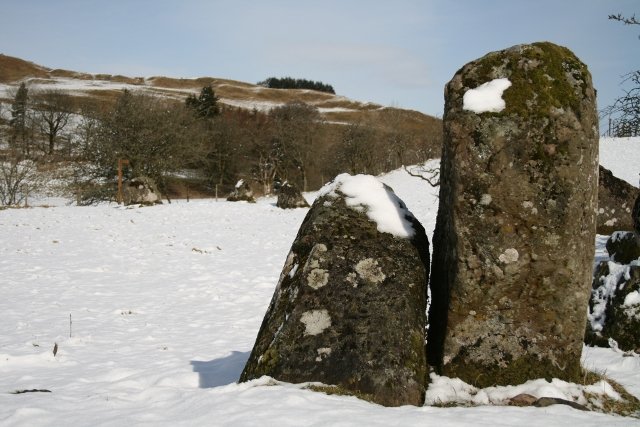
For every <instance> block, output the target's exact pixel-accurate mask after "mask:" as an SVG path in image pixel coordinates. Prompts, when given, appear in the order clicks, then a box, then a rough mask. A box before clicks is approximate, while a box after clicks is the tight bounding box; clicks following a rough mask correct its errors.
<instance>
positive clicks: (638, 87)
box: [603, 13, 640, 137]
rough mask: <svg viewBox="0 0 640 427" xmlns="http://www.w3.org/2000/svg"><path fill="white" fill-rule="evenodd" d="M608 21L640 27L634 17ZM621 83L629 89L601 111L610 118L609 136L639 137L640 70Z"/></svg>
mask: <svg viewBox="0 0 640 427" xmlns="http://www.w3.org/2000/svg"><path fill="white" fill-rule="evenodd" d="M609 19H611V20H614V21H618V22H622V23H623V24H625V25H640V21H638V19H637V18H636V16H635V15H632V16H630V17H627V16H623V15H622V14H620V13H619V14H617V15H609ZM622 82H623V83H630V84H631V86H632V87H631V89H625V90H624V95H622V96H620V97H619V98H617V99H616V100H615V102H614V103H613V104H612V105H610V106H608V107H606V108H605V109H604V110H603V113H604V115H608V116H609V117H610V124H609V134H610V135H613V136H619V137H622V136H637V135H640V70H636V71H632V72H630V73H628V74H626V75H625V76H624V77H623V80H622Z"/></svg>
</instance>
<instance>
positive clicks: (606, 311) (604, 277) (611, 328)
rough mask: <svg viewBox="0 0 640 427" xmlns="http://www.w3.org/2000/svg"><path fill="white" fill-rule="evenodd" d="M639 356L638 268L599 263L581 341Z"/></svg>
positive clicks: (607, 262)
mask: <svg viewBox="0 0 640 427" xmlns="http://www.w3.org/2000/svg"><path fill="white" fill-rule="evenodd" d="M611 339H613V340H614V341H615V342H616V344H617V346H618V347H619V348H620V349H622V350H624V351H635V352H637V353H639V354H640V265H635V264H632V265H623V264H618V263H615V262H609V261H602V262H600V264H598V267H597V268H596V272H595V274H594V278H593V291H592V295H591V301H590V303H589V322H588V323H587V333H586V337H585V342H586V343H587V344H589V345H596V346H602V347H609V346H610V345H612V344H613V343H611V342H610V340H611Z"/></svg>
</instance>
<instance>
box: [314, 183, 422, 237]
mask: <svg viewBox="0 0 640 427" xmlns="http://www.w3.org/2000/svg"><path fill="white" fill-rule="evenodd" d="M337 192H340V193H341V194H342V195H344V199H345V203H346V204H347V206H349V207H351V208H352V209H355V210H358V211H362V210H363V209H364V212H365V214H366V215H367V217H369V219H371V220H372V221H374V222H375V223H376V224H377V229H378V231H380V232H381V233H390V234H392V235H394V236H396V237H402V238H407V239H410V238H412V237H413V236H414V235H415V230H414V229H413V224H412V223H411V220H412V219H413V218H414V216H413V214H412V213H411V212H410V211H409V209H407V207H406V205H405V204H404V202H403V201H402V200H400V198H399V197H398V196H397V195H396V194H395V193H394V192H393V190H391V188H389V187H387V186H385V185H384V184H383V183H382V182H380V181H378V179H377V178H375V177H374V176H371V175H350V174H348V173H343V174H340V175H338V176H336V177H335V178H334V180H333V181H331V182H330V183H328V184H326V185H325V186H324V187H322V188H321V189H320V191H319V193H318V197H322V196H325V195H328V196H330V197H337V196H338V194H337Z"/></svg>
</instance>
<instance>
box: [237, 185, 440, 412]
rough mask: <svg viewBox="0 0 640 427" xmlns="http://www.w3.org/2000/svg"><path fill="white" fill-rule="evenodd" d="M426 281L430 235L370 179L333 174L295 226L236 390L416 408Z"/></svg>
mask: <svg viewBox="0 0 640 427" xmlns="http://www.w3.org/2000/svg"><path fill="white" fill-rule="evenodd" d="M428 274H429V242H428V240H427V236H426V235H425V232H424V228H423V227H422V226H421V225H420V223H419V222H418V221H417V220H416V219H415V218H414V217H413V215H411V213H410V212H409V211H408V210H407V209H406V207H405V205H404V204H403V203H402V201H401V200H400V199H398V197H397V196H396V195H395V194H394V193H393V191H392V190H391V189H390V188H389V187H387V186H384V185H383V184H382V183H380V182H379V181H377V180H376V179H375V178H374V177H371V176H367V175H357V176H353V177H352V176H350V175H347V174H343V175H339V176H338V177H337V178H336V179H335V180H334V181H333V183H331V184H328V185H327V186H325V187H323V189H322V190H321V191H320V195H319V196H318V198H317V199H316V201H315V202H314V204H313V206H312V207H311V209H310V210H309V212H308V213H307V216H306V218H305V219H304V222H303V223H302V226H301V227H300V231H299V232H298V236H297V237H296V239H295V241H294V242H293V246H292V248H291V252H290V253H289V255H288V257H287V260H286V262H285V265H284V269H283V271H282V274H281V275H280V280H279V282H278V285H277V287H276V290H275V293H274V295H273V299H272V300H271V304H270V305H269V309H268V310H267V313H266V315H265V318H264V321H263V323H262V326H261V328H260V332H259V333H258V337H257V339H256V343H255V346H254V348H253V351H252V352H251V356H250V358H249V360H248V362H247V365H246V366H245V368H244V371H243V373H242V376H241V377H240V381H248V380H251V379H253V378H258V377H260V376H262V375H269V376H271V377H274V378H276V379H278V380H282V381H288V382H292V383H301V382H309V381H313V382H322V383H324V384H327V385H334V386H337V387H339V388H340V389H341V391H343V392H346V393H349V394H354V395H356V396H359V397H362V398H365V399H368V400H371V401H373V402H376V403H379V404H382V405H386V406H399V405H407V404H411V405H422V403H423V401H424V392H425V385H426V381H427V365H426V356H425V342H424V334H425V329H424V328H425V323H426V316H425V310H426V299H427V292H426V284H427V280H428Z"/></svg>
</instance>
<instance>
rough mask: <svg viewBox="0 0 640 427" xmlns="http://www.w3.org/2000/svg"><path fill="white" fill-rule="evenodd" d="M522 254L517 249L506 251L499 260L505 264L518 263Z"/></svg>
mask: <svg viewBox="0 0 640 427" xmlns="http://www.w3.org/2000/svg"><path fill="white" fill-rule="evenodd" d="M519 257H520V254H519V253H518V251H517V250H516V249H515V248H509V249H506V250H505V251H504V252H503V253H501V254H500V256H499V257H498V259H499V260H500V261H502V262H503V263H505V264H511V263H512V262H516V261H518V258H519Z"/></svg>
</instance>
